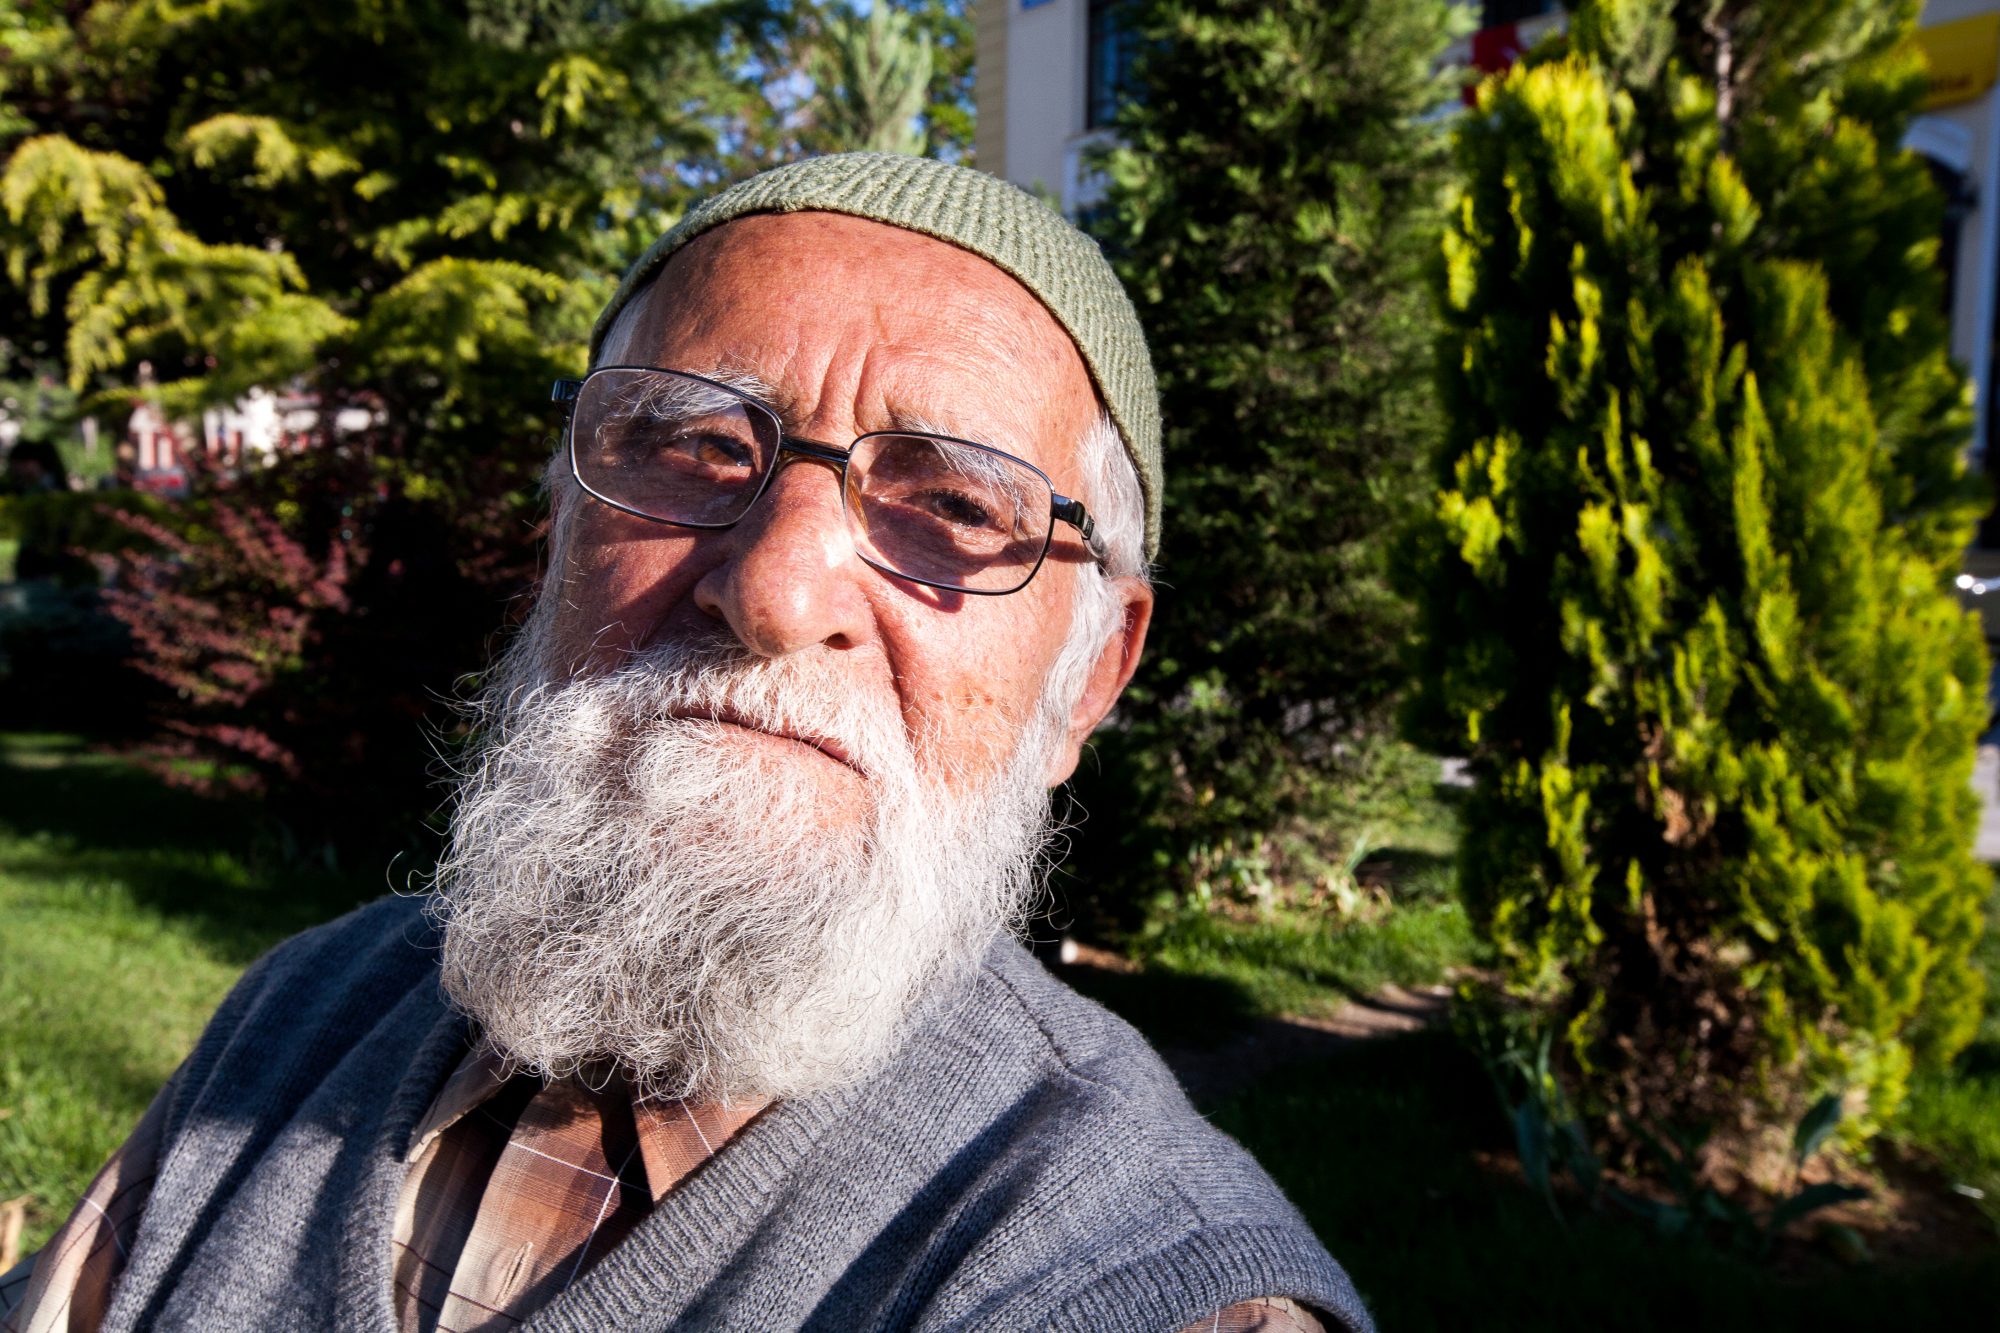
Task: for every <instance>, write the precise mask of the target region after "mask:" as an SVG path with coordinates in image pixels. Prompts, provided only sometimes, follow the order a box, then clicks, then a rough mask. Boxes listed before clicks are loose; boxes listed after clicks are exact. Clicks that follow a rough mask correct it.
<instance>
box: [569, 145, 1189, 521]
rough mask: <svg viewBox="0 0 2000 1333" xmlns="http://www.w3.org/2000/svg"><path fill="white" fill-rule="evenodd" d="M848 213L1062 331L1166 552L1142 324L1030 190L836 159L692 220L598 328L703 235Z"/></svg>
mask: <svg viewBox="0 0 2000 1333" xmlns="http://www.w3.org/2000/svg"><path fill="white" fill-rule="evenodd" d="M801 212H823V213H845V214H848V215H849V216H852V217H858V218H867V219H869V220H871V221H874V222H882V223H887V224H888V225H889V226H892V227H901V228H903V229H904V230H905V231H914V232H918V233H920V234H922V235H925V236H932V237H935V238H937V239H938V240H941V241H947V242H949V243H950V244H952V245H956V246H958V247H960V248H961V249H964V250H969V251H971V252H972V253H973V254H976V255H978V256H979V257H980V258H982V259H984V260H986V261H987V262H988V263H991V264H992V265H994V266H995V267H996V268H999V269H1001V270H1002V271H1004V272H1005V273H1007V274H1009V275H1010V276H1011V277H1013V278H1014V279H1015V280H1016V281H1018V282H1019V283H1020V284H1021V285H1022V286H1023V287H1026V288H1027V289H1028V291H1029V292H1031V293H1032V294H1033V295H1034V296H1035V298H1036V299H1037V300H1039V301H1040V302H1041V303H1042V304H1043V305H1044V306H1046V307H1047V308H1048V311H1049V313H1050V314H1051V315H1054V316H1055V319H1056V322H1057V323H1058V324H1060V325H1062V327H1063V329H1064V331H1065V332H1067V333H1068V334H1069V336H1070V338H1071V340H1072V341H1074V342H1075V343H1076V349H1077V351H1078V352H1080V353H1081V354H1082V356H1083V364H1084V366H1085V367H1086V368H1088V370H1089V371H1090V377H1091V379H1092V380H1093V381H1094V382H1095V383H1096V385H1097V391H1098V393H1099V394H1100V395H1102V397H1103V399H1104V405H1105V407H1106V409H1107V410H1108V411H1109V412H1110V414H1111V420H1112V422H1113V424H1115V425H1116V426H1117V427H1118V434H1119V437H1120V438H1121V439H1122V440H1123V441H1124V443H1125V451H1126V453H1128V454H1129V455H1130V456H1131V459H1132V466H1133V467H1134V468H1135V469H1136V470H1137V471H1138V474H1139V487H1140V489H1141V491H1143V492H1144V494H1145V498H1146V557H1147V558H1148V559H1151V558H1152V557H1153V556H1154V555H1155V554H1157V553H1158V551H1159V547H1160V484H1161V466H1160V396H1159V387H1158V385H1157V383H1156V382H1155V380H1154V378H1153V361H1152V357H1151V356H1150V355H1149V354H1148V353H1147V351H1146V336H1145V334H1144V333H1143V332H1142V331H1141V330H1140V328H1139V316H1138V313H1137V312H1136V311H1134V310H1133V308H1132V301H1131V298H1129V297H1128V296H1126V295H1125V289H1124V288H1123V287H1122V286H1120V285H1119V282H1118V277H1117V275H1116V274H1114V273H1113V272H1112V271H1111V265H1110V264H1108V263H1107V262H1105V259H1104V255H1103V254H1102V252H1100V251H1099V250H1098V248H1097V243H1096V242H1095V241H1092V240H1091V239H1090V238H1089V237H1088V236H1086V235H1084V234H1083V233H1082V232H1080V231H1078V230H1077V229H1076V228H1075V227H1073V226H1071V225H1070V223H1069V222H1068V221H1066V220H1065V219H1064V218H1063V217H1062V215H1061V214H1059V213H1056V212H1055V211H1054V210H1052V209H1050V208H1049V207H1048V206H1047V205H1045V204H1043V203H1042V202H1041V201H1039V200H1037V199H1036V198H1035V197H1034V196H1032V195H1030V194H1028V193H1027V192H1026V191H1025V190H1022V189H1019V188H1018V187H1016V186H1014V185H1011V184H1009V183H1008V182H1006V181H1003V180H1000V179H999V178H997V177H994V176H989V175H987V174H986V173H985V172H982V171H974V170H972V169H971V168H969V167H960V166H953V165H951V164H949V163H945V162H937V161H933V160H932V159H930V158H922V157H904V156H899V155H895V154H889V153H837V154H834V155H831V156H828V157H816V158H810V159H808V160H806V161H803V162H794V163H792V164H790V165H788V166H782V167H776V168H773V169H772V170H770V171H766V172H763V173H761V174H759V175H756V176H753V177H751V178H750V179H749V180H746V181H743V182H741V183H740V184H737V185H733V186H731V187H730V188H729V189H727V190H724V191H723V192H722V193H720V194H718V195H716V196H715V197H713V198H712V199H709V200H707V201H706V202H704V203H702V204H700V205H698V206H697V207H695V208H694V209H692V210H690V211H689V213H688V214H687V216H686V217H684V218H682V219H681V221H680V222H679V224H678V225H676V226H675V227H674V229H673V230H672V231H669V232H668V233H667V234H666V235H665V236H662V237H661V238H660V239H659V240H658V241H656V242H654V243H653V245H652V247H651V248H650V249H648V250H647V251H646V253H645V254H644V255H643V256H641V257H640V259H639V262H638V263H636V264H634V265H633V266H632V269H631V271H630V272H629V273H627V274H626V275H625V280H624V281H623V282H622V283H620V284H619V285H618V291H617V294H616V295H614V296H613V297H612V298H611V303H610V304H609V305H607V306H605V308H604V313H603V314H601V315H599V316H598V318H597V327H596V329H595V330H593V331H592V333H591V336H590V357H591V361H592V362H593V363H595V361H596V360H597V353H598V348H599V346H600V344H601V343H602V342H603V341H604V335H605V333H606V332H607V331H608V330H609V329H610V328H611V324H612V321H614V320H616V319H617V318H618V312H619V311H620V310H622V309H624V307H625V304H626V302H627V301H629V300H631V298H632V296H633V294H634V293H635V292H637V291H639V290H640V289H641V288H642V287H644V286H645V285H646V284H647V283H648V282H649V281H651V280H652V278H653V277H654V276H655V275H656V274H658V273H659V271H660V269H661V267H662V266H664V265H665V264H666V262H667V259H668V258H669V257H670V256H671V255H672V254H673V253H674V251H676V250H678V249H680V248H681V247H682V246H683V245H686V244H687V243H688V242H689V241H691V240H693V239H694V238H695V237H697V236H699V235H701V234H702V233H703V232H706V231H711V230H713V229H715V228H716V227H719V226H721V225H722V224H723V223H725V222H732V221H734V220H735V219H737V218H740V217H747V216H749V215H750V214H753V213H801Z"/></svg>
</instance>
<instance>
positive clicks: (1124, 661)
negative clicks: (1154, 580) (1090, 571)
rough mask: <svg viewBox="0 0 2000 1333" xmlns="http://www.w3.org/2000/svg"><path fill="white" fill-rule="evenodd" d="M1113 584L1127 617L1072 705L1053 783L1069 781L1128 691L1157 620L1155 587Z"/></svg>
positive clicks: (1139, 583)
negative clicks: (1086, 747)
mask: <svg viewBox="0 0 2000 1333" xmlns="http://www.w3.org/2000/svg"><path fill="white" fill-rule="evenodd" d="M1112 587H1113V588H1114V589H1116V590H1117V593H1118V601H1119V603H1120V606H1121V608H1122V609H1123V611H1124V618H1123V621H1122V623H1121V624H1120V626H1119V629H1118V632H1117V633H1115V634H1113V635H1112V636H1111V637H1110V638H1109V639H1107V640H1106V641H1105V644H1104V648H1103V650H1102V651H1100V652H1099V653H1098V654H1097V661H1096V662H1095V663H1094V664H1092V666H1091V668H1090V682H1089V683H1088V684H1087V685H1085V686H1084V690H1083V694H1082V696H1081V697H1079V698H1078V699H1077V701H1076V706H1075V707H1074V708H1072V709H1070V713H1069V731H1068V734H1067V735H1066V736H1065V737H1064V738H1063V739H1064V744H1063V746H1062V748H1061V749H1060V750H1059V751H1058V752H1057V754H1056V756H1055V758H1054V759H1053V760H1052V761H1051V762H1050V764H1049V772H1048V785H1049V786H1051V787H1057V786H1060V785H1062V784H1063V783H1065V782H1067V781H1069V776H1070V774H1072V773H1074V772H1076V764H1077V759H1078V757H1079V756H1080V755H1082V753H1083V746H1084V742H1085V741H1088V740H1089V739H1090V733H1091V732H1093V731H1096V730H1097V724H1098V723H1100V722H1102V721H1103V720H1104V715H1105V714H1106V713H1109V712H1110V711H1111V705H1113V704H1115V703H1117V702H1118V696H1119V695H1121V694H1123V693H1124V692H1125V686H1126V685H1127V684H1129V683H1130V682H1131V680H1132V673H1133V672H1134V671H1137V670H1138V669H1139V657H1140V654H1142V653H1143V652H1145V650H1146V628H1147V626H1149V625H1151V624H1152V623H1153V589H1152V587H1151V586H1150V585H1149V584H1147V583H1146V582H1145V580H1143V579H1135V578H1121V579H1115V580H1113V581H1112Z"/></svg>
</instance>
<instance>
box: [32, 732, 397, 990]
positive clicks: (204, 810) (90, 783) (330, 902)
mask: <svg viewBox="0 0 2000 1333" xmlns="http://www.w3.org/2000/svg"><path fill="white" fill-rule="evenodd" d="M0 830H6V831H8V832H11V833H14V834H16V835H18V836H20V837H21V838H22V839H23V840H24V844H23V845H22V846H19V847H17V848H16V849H15V850H14V851H13V853H12V854H11V855H10V856H9V857H8V862H7V866H6V870H7V871H8V873H9V874H11V875H14V876H18V877H23V878H28V879H38V880H41V881H43V882H45V883H57V882H68V881H73V880H78V879H101V880H105V881H109V882H114V883H117V884H119V885H122V886H123V887H124V888H125V889H126V890H127V891H129V892H130V894H131V895H132V898H133V900H134V901H135V902H137V903H138V904H139V905H141V906H144V907H148V908H151V909H153V910H155V911H158V912H160V913H162V914H164V915H167V916H170V917H173V918H175V919H177V920H180V921H182V922H184V923H185V924H187V925H188V926H190V927H192V928H193V929H194V930H195V931H196V932H197V933H198V934H199V935H200V936H201V937H202V939H203V942H204V943H205V944H207V945H209V946H210V947H212V948H213V949H214V950H215V951H216V953H217V955H218V956H219V957H221V958H224V959H227V960H230V961H234V962H238V963H247V962H248V961H250V960H251V959H252V958H254V957H255V956H256V955H257V954H259V953H261V952H262V951H263V950H264V949H266V948H268V947H270V946H271V945H272V944H274V943H276V942H277V941H278V940H280V939H283V938H284V937H285V936H287V935H290V934H293V933H295V932H297V931H299V930H303V929H304V928H306V927H307V926H311V925H314V924H317V923H318V922H321V921H325V920H328V919H330V918H332V917H335V916H338V915H339V914H340V913H342V912H344V911H346V910H347V909H348V908H350V907H353V906H355V905H356V904H358V903H361V902H364V901H366V900H368V899H370V898H374V897H378V896H379V895H381V894H382V893H384V892H386V891H387V889H388V887H389V884H388V881H387V880H386V879H385V878H384V877H383V876H382V875H381V874H380V873H375V874H366V873H357V872H343V871H342V870H340V869H338V868H337V867H336V866H334V865H332V864H330V863H329V860H330V858H320V859H313V858H309V857H305V856H301V855H299V854H298V853H297V851H296V849H292V848H288V847H287V846H286V844H285V839H284V837H283V834H282V830H279V829H276V828H275V827H274V826H273V825H272V824H271V823H270V821H269V820H268V819H267V818H266V817H265V816H264V815H263V813H262V812H261V810H260V809H259V808H258V806H257V805H256V803H255V802H254V801H250V800H245V799H210V798H206V797H203V796H199V795H196V794H194V793H192V792H187V791H182V790H180V789H177V788H174V787H172V786H170V785H168V784H167V783H166V782H164V781H163V780H161V779H160V778H158V777H157V776H155V775H153V774H151V773H148V772H146V771H145V770H143V769H141V768H139V767H137V766H136V765H134V764H132V763H130V762H129V761H126V760H122V759H118V758H116V757H112V756H107V755H101V754H94V753H91V752H90V750H89V749H88V747H87V746H86V745H85V744H84V743H83V742H82V741H80V740H78V739H76V738H74V737H68V736H48V735H34V734H24V733H10V734H0Z"/></svg>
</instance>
